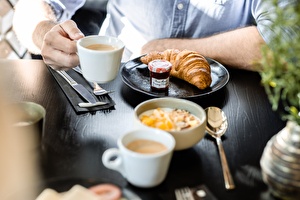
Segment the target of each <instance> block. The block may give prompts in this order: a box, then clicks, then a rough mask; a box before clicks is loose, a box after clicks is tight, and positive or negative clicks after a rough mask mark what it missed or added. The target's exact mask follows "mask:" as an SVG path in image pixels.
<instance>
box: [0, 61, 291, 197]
mask: <svg viewBox="0 0 300 200" xmlns="http://www.w3.org/2000/svg"><path fill="white" fill-rule="evenodd" d="M229 72H230V81H229V83H228V84H227V86H226V87H224V89H222V90H220V91H218V92H217V93H215V94H212V95H210V96H208V97H204V98H199V99H192V101H194V102H196V103H198V104H199V105H201V106H202V107H203V108H206V107H207V106H218V107H220V108H222V109H223V110H224V112H225V113H226V115H227V117H228V125H229V126H228V130H227V132H226V135H225V137H223V145H224V149H225V152H226V155H227V159H228V163H229V166H230V169H231V172H232V174H233V178H234V181H235V183H236V189H234V190H232V191H226V190H225V187H224V180H223V175H222V169H221V164H220V160H219V155H218V150H217V146H216V143H215V141H214V140H213V139H212V138H210V137H209V136H206V137H205V138H204V139H203V140H201V141H200V142H199V143H198V144H197V145H195V146H194V147H193V148H190V149H187V150H183V151H178V152H175V153H174V155H173V158H172V161H171V165H170V169H169V172H168V175H167V177H166V179H165V181H164V182H163V183H162V184H161V185H159V186H157V187H155V188H151V189H140V188H136V187H134V186H132V185H130V184H128V183H127V182H126V180H125V179H124V178H123V177H122V176H121V175H120V174H119V173H118V172H115V171H112V170H109V169H107V168H105V167H104V166H103V164H102V162H101V156H102V153H103V152H104V150H106V149H107V148H110V147H116V141H117V138H118V137H119V136H120V135H121V134H123V133H124V132H126V131H128V130H131V129H132V127H133V121H132V118H133V108H134V107H135V106H136V105H137V104H139V103H140V102H142V101H144V100H147V99H149V98H150V97H149V96H147V95H144V94H140V93H138V92H136V91H133V90H132V89H130V88H129V87H127V86H126V85H125V84H123V82H122V80H121V77H120V76H119V77H117V79H116V80H114V81H112V82H110V83H108V84H105V85H103V86H104V87H105V88H106V89H109V90H115V92H114V93H112V94H110V96H111V97H112V98H113V100H114V101H115V102H116V105H115V108H114V109H113V110H110V111H106V112H103V111H98V112H96V113H95V114H90V113H87V114H81V115H77V114H76V113H75V111H74V109H73V107H72V106H71V105H70V103H69V102H68V100H67V98H66V96H65V95H64V93H63V92H62V90H61V88H60V87H59V85H58V84H57V82H56V81H55V79H54V78H53V76H52V75H51V73H50V72H49V70H48V68H47V67H46V66H45V65H44V63H43V62H42V61H38V60H0V74H1V79H0V80H1V81H3V82H4V88H5V90H6V91H7V92H8V93H9V94H10V97H11V98H12V100H14V101H19V100H26V101H34V102H37V103H40V104H41V105H43V106H44V107H45V108H46V111H47V114H46V123H45V133H44V137H43V145H44V151H43V164H42V171H43V174H44V179H45V180H63V179H75V180H76V179H77V178H78V179H81V178H82V179H95V180H109V181H110V182H113V183H116V184H118V185H120V186H122V187H127V188H130V189H131V190H133V191H135V192H136V193H137V194H138V195H139V196H140V197H141V198H142V199H145V200H157V199H174V198H172V195H173V193H174V189H175V188H179V187H184V186H190V187H194V186H197V185H202V184H204V185H205V186H206V187H208V188H209V189H210V191H211V192H212V193H213V194H214V195H215V196H216V197H217V199H220V200H235V199H236V200H241V199H243V200H247V199H249V200H255V199H272V196H271V195H270V194H269V193H268V188H267V187H266V185H264V184H263V182H262V180H261V174H260V173H261V172H260V165H259V161H260V158H261V155H262V151H263V149H264V147H265V145H266V143H267V141H268V140H269V139H270V138H271V137H272V136H273V135H274V134H276V133H277V132H278V131H279V130H281V129H282V128H283V127H284V125H285V123H284V122H283V121H281V119H280V117H279V115H278V114H277V113H275V112H273V111H272V109H271V105H270V104H269V101H268V99H267V96H266V94H265V91H264V89H263V88H262V87H261V85H260V76H259V74H258V73H255V72H247V71H240V70H229ZM3 75H4V76H3Z"/></svg>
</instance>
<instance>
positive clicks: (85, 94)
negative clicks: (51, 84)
mask: <svg viewBox="0 0 300 200" xmlns="http://www.w3.org/2000/svg"><path fill="white" fill-rule="evenodd" d="M74 71H76V72H78V73H80V74H82V73H81V69H80V68H79V67H77V68H76V69H74ZM56 72H57V73H58V74H59V75H60V76H61V77H62V78H64V79H65V80H66V81H67V82H68V83H69V85H70V86H71V87H72V88H73V89H74V90H75V91H76V92H77V93H78V94H79V95H80V96H81V97H82V98H84V99H85V100H86V101H87V102H81V103H79V104H78V106H79V107H81V108H89V107H95V106H101V105H105V104H107V102H104V101H99V100H98V99H97V98H96V97H95V96H94V95H93V94H91V93H90V91H89V90H87V89H86V88H85V87H84V86H83V85H81V84H79V83H77V82H76V81H75V80H74V79H73V78H72V77H71V76H70V75H69V74H67V72H65V71H63V70H57V71H56ZM89 83H90V82H89ZM90 85H91V87H92V88H93V89H94V91H93V93H94V94H95V95H97V96H101V95H104V94H108V93H111V92H112V91H106V90H105V89H103V88H101V87H100V86H99V85H98V84H97V83H96V82H95V83H90Z"/></svg>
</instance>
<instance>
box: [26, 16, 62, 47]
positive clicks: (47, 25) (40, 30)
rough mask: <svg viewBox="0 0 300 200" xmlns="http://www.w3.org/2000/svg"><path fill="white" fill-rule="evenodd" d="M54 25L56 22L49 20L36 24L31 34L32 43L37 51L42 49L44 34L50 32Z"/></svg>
mask: <svg viewBox="0 0 300 200" xmlns="http://www.w3.org/2000/svg"><path fill="white" fill-rule="evenodd" d="M56 24H57V22H54V21H51V20H44V21H41V22H39V23H38V24H37V26H36V28H35V30H34V32H33V36H32V41H33V43H34V44H35V45H36V47H37V49H39V51H40V49H41V47H42V44H43V40H44V36H45V34H46V33H47V32H48V31H50V30H51V29H52V28H53V27H54V26H55V25H56Z"/></svg>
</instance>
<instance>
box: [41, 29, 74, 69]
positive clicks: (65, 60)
mask: <svg viewBox="0 0 300 200" xmlns="http://www.w3.org/2000/svg"><path fill="white" fill-rule="evenodd" d="M76 52H77V48H76V41H73V40H71V39H70V38H69V37H68V35H67V33H66V32H65V31H64V30H63V29H62V28H61V27H60V25H56V26H54V27H53V28H52V29H51V30H50V31H49V32H48V33H46V34H45V37H44V40H43V44H42V48H41V55H42V56H43V59H44V62H45V63H46V64H49V65H51V66H52V67H53V68H60V67H67V68H71V67H74V66H76V65H78V63H79V60H78V56H77V54H76Z"/></svg>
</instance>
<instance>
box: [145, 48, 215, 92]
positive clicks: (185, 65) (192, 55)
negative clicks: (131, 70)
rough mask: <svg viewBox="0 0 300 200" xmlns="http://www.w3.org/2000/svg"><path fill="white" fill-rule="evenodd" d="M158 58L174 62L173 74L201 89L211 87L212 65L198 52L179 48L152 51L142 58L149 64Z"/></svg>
mask: <svg viewBox="0 0 300 200" xmlns="http://www.w3.org/2000/svg"><path fill="white" fill-rule="evenodd" d="M156 59H161V60H167V61H169V62H170V63H171V64H172V69H171V72H170V75H171V76H173V77H176V78H179V79H182V80H185V81H187V82H189V83H190V84H192V85H195V86H196V87H198V88H199V89H205V88H207V87H209V86H210V84H211V82H212V79H211V70H210V65H209V63H208V62H207V60H206V59H205V58H204V57H203V56H202V55H201V54H199V53H198V52H195V51H190V50H183V51H180V50H178V49H167V50H165V51H163V52H160V51H152V52H150V53H149V54H147V55H145V56H143V57H141V59H140V60H141V62H142V63H144V64H148V63H149V62H150V61H152V60H156Z"/></svg>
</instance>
